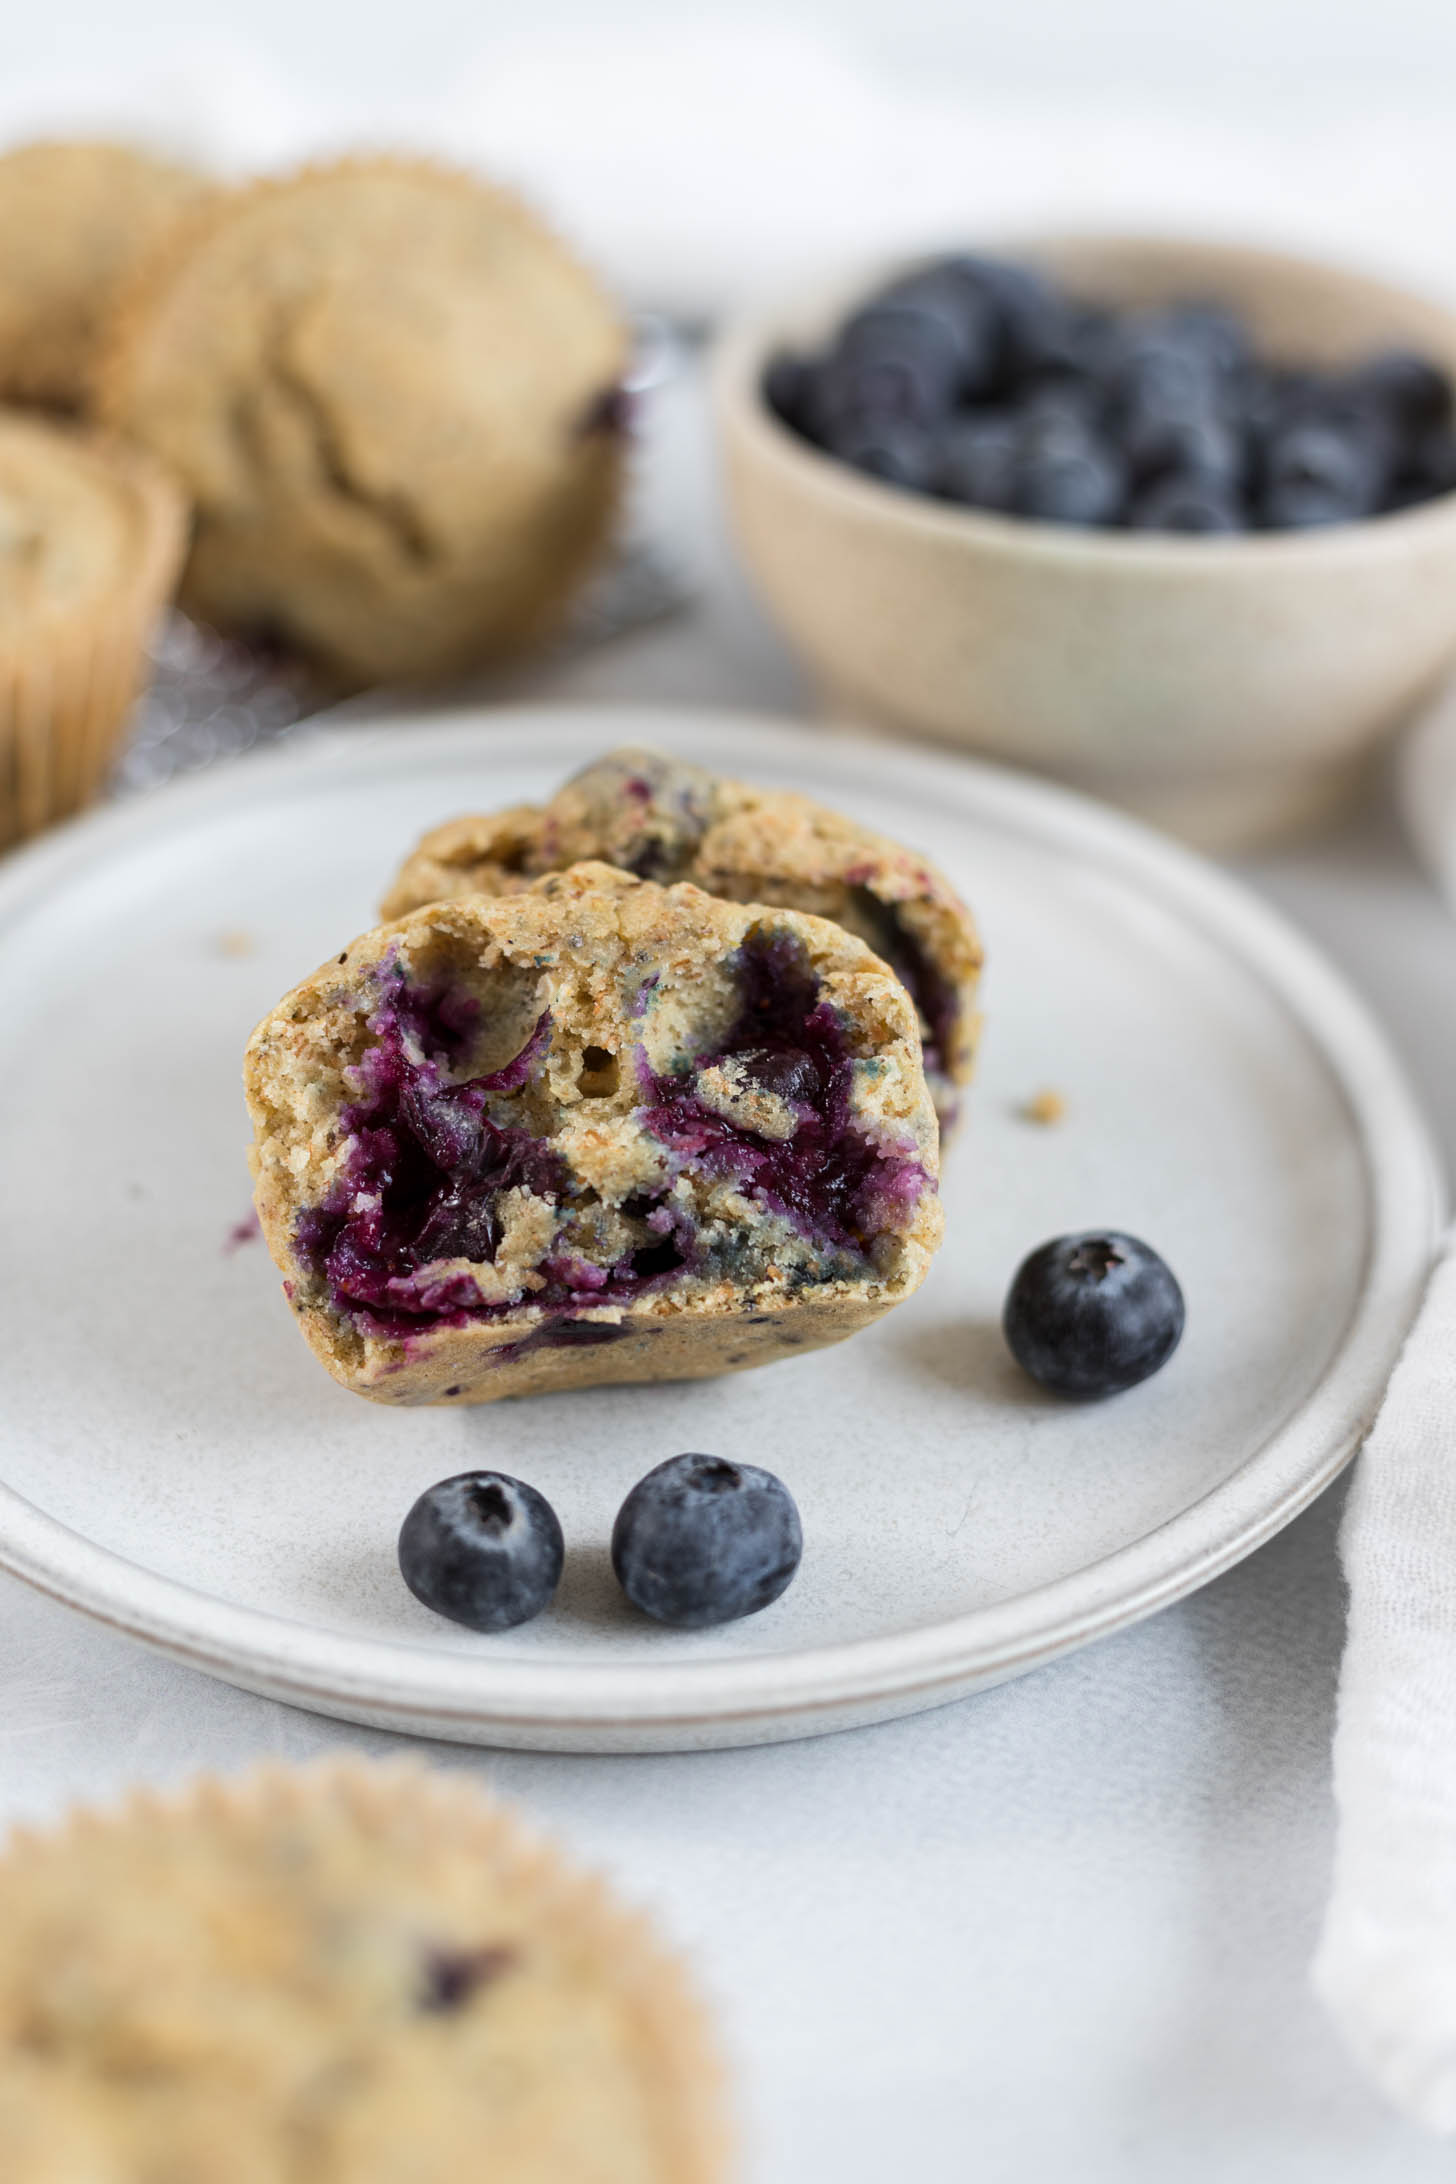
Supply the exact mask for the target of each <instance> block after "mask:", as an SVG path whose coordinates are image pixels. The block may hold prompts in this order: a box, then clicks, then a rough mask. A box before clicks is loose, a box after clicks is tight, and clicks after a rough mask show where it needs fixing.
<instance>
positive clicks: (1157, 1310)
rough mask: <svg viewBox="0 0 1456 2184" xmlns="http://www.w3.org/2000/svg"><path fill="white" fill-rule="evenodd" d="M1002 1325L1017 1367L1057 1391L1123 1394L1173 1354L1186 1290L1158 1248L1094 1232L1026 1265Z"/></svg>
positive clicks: (1046, 1247) (1056, 1245)
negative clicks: (1184, 1290) (1157, 1251)
mask: <svg viewBox="0 0 1456 2184" xmlns="http://www.w3.org/2000/svg"><path fill="white" fill-rule="evenodd" d="M1003 1325H1004V1327H1005V1331H1006V1340H1007V1342H1008V1344H1009V1345H1010V1348H1011V1354H1012V1356H1013V1357H1014V1358H1015V1359H1016V1362H1017V1363H1018V1365H1020V1366H1022V1367H1023V1368H1024V1369H1025V1370H1026V1371H1027V1372H1028V1373H1030V1375H1031V1377H1032V1379H1033V1380H1036V1381H1039V1382H1040V1383H1041V1385H1042V1386H1043V1387H1044V1388H1049V1389H1050V1390H1051V1392H1052V1394H1053V1395H1065V1396H1097V1395H1115V1394H1117V1393H1118V1391H1119V1390H1120V1389H1123V1388H1131V1387H1135V1386H1136V1384H1137V1383H1138V1381H1140V1380H1146V1379H1147V1377H1148V1375H1149V1374H1150V1373H1155V1372H1156V1371H1157V1370H1158V1367H1159V1366H1160V1365H1164V1364H1166V1363H1167V1361H1168V1359H1169V1358H1170V1357H1171V1356H1172V1354H1173V1352H1174V1350H1175V1349H1176V1348H1177V1346H1178V1339H1179V1337H1180V1336H1181V1334H1182V1332H1183V1292H1182V1291H1181V1290H1180V1289H1179V1287H1178V1284H1177V1282H1176V1281H1175V1280H1174V1278H1173V1276H1172V1274H1171V1273H1170V1272H1169V1270H1168V1268H1167V1267H1166V1266H1165V1265H1164V1263H1163V1261H1162V1260H1161V1259H1160V1258H1159V1257H1158V1254H1157V1253H1156V1251H1154V1250H1153V1249H1152V1248H1151V1246H1150V1245H1148V1244H1144V1243H1140V1242H1139V1241H1138V1239H1137V1237H1135V1236H1123V1235H1120V1234H1118V1233H1117V1232H1116V1231H1114V1230H1108V1231H1105V1232H1104V1231H1100V1230H1097V1229H1089V1230H1086V1231H1084V1232H1083V1233H1082V1234H1081V1235H1078V1236H1057V1237H1054V1238H1053V1239H1052V1241H1051V1242H1050V1243H1047V1244H1043V1245H1042V1246H1041V1247H1040V1249H1039V1250H1037V1251H1034V1252H1033V1253H1032V1254H1031V1256H1030V1258H1029V1259H1026V1260H1024V1261H1023V1262H1022V1265H1021V1266H1020V1267H1019V1269H1018V1270H1017V1274H1016V1279H1015V1280H1014V1281H1013V1282H1012V1284H1011V1288H1010V1290H1009V1292H1008V1294H1007V1298H1006V1309H1005V1314H1004V1318H1003Z"/></svg>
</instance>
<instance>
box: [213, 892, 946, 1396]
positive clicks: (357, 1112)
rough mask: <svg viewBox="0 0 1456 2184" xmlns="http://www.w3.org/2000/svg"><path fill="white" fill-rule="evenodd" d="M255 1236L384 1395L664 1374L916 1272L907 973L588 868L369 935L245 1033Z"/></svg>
mask: <svg viewBox="0 0 1456 2184" xmlns="http://www.w3.org/2000/svg"><path fill="white" fill-rule="evenodd" d="M245 1077H246V1084H247V1092H248V1101H249V1106H250V1109H251V1112H252V1116H253V1123H254V1129H255V1146H254V1153H253V1161H254V1171H255V1175H256V1180H257V1203H258V1211H259V1215H260V1218H261V1220H262V1224H263V1230H264V1233H265V1235H266V1237H267V1239H268V1244H269V1248H270V1249H271V1251H272V1253H273V1256H274V1259H275V1260H276V1262H277V1264H278V1266H279V1268H280V1270H281V1271H282V1273H283V1275H284V1278H285V1286H286V1288H287V1290H288V1293H289V1296H290V1299H291V1301H292V1304H293V1308H294V1311H295V1312H296V1313H297V1315H298V1318H299V1322H300V1325H301V1327H302V1329H303V1331H304V1333H305V1335H306V1336H307V1338H308V1340H309V1342H310V1343H311V1345H312V1346H313V1348H314V1350H315V1351H316V1352H317V1354H318V1356H319V1357H320V1358H321V1359H322V1360H323V1362H324V1364H325V1365H326V1366H327V1367H328V1369H329V1371H330V1372H331V1373H333V1375H334V1376H335V1378H336V1379H338V1380H340V1381H342V1382H343V1383H344V1385H345V1386H347V1387H351V1388H354V1389H356V1390H357V1391H358V1392H359V1393H360V1394H363V1395H368V1396H370V1397H373V1398H374V1399H376V1400H379V1401H387V1402H400V1403H434V1402H460V1403H483V1402H490V1401H492V1400H494V1399H495V1398H496V1397H498V1396H502V1395H514V1394H521V1393H529V1392H532V1391H535V1390H538V1389H544V1388H559V1387H579V1386H585V1385H589V1384H591V1383H593V1382H601V1381H631V1380H687V1379H696V1378H699V1377H701V1376H704V1375H707V1374H712V1373H719V1372H725V1371H732V1370H736V1369H738V1368H740V1367H745V1366H750V1365H759V1364H764V1363H767V1362H768V1361H769V1360H770V1359H772V1358H777V1357H782V1356H786V1355H791V1354H793V1353H794V1352H796V1351H798V1350H801V1349H808V1348H812V1347H816V1346H818V1345H820V1344H824V1343H830V1342H837V1341H839V1340H841V1339H842V1338H843V1337H844V1336H846V1335H850V1334H853V1333H854V1332H855V1331H856V1329H858V1328H860V1327H863V1326H865V1325H867V1324H868V1323H869V1322H870V1321H872V1320H874V1319H876V1318H878V1317H879V1315H880V1314H881V1313H883V1312H885V1311H887V1310H888V1309H889V1308H890V1307H891V1306H893V1305H895V1304H898V1303H899V1302H900V1301H901V1300H902V1299H903V1298H905V1297H907V1296H909V1295H910V1293H911V1292H912V1291H913V1290H914V1289H915V1288H917V1287H918V1285H919V1283H920V1281H921V1280H922V1279H923V1277H924V1275H925V1272H926V1270H927V1268H928V1266H929V1263H930V1258H931V1255H932V1253H933V1252H934V1251H935V1249H936V1247H937V1245H938V1244H939V1242H940V1237H941V1229H942V1214H941V1207H940V1202H939V1198H938V1194H937V1176H938V1167H939V1157H938V1156H939V1143H938V1133H937V1127H936V1121H935V1114H934V1110H933V1108H932V1106H931V1102H930V1097H929V1094H928V1092H927V1089H926V1084H925V1077H924V1072H923V1070H922V1066H921V1059H920V1043H919V1038H918V1035H917V1029H916V1023H915V1012H914V1009H913V1007H912V1005H911V1002H910V999H909V996H908V995H907V993H906V992H905V989H904V987H903V986H902V985H901V984H900V982H899V981H898V980H897V979H896V978H895V977H894V975H893V974H892V973H891V972H890V971H889V970H888V969H887V967H886V966H885V965H884V964H883V963H882V962H881V961H880V960H879V959H878V958H877V957H875V956H874V955H873V954H872V953H871V952H870V950H869V949H868V948H867V947H865V945H864V944H863V943H862V942H860V941H858V940H856V939H854V938H853V937H852V936H851V935H849V934H847V933H845V932H844V931H843V930H841V929H840V928H839V927H838V926H835V925H832V924H830V923H829V922H828V921H827V920H825V919H822V918H812V917H805V916H803V915H800V914H798V913H795V912H792V911H785V910H780V909H768V908H764V907H763V906H761V905H753V904H747V905H745V904H739V903H728V902H723V901H720V900H718V899H716V898H714V897H712V896H710V895H707V894H705V893H704V892H703V891H702V890H701V889H699V888H697V887H693V886H690V885H678V886H674V887H667V888H664V887H659V886H657V885H655V884H653V883H651V882H646V881H640V880H635V879H633V878H631V877H630V876H629V875H627V874H625V873H622V872H619V871H615V870H613V869H610V868H608V867H606V866H604V865H599V864H586V865H579V866H575V867H573V868H572V869H571V870H569V871H567V872H565V873H562V874H557V875H552V876H550V877H548V878H546V879H544V880H541V881H539V882H538V883H536V885H534V886H533V887H531V888H529V889H527V890H526V891H524V892H522V893H519V894H514V895H508V896H502V897H497V898H494V899H492V898H488V897H483V896H472V897H464V898H462V899H461V900H459V901H458V902H453V903H439V904H434V905H432V906H429V907H426V908H425V909H423V910H419V911H416V912H413V913H412V914H411V915H410V916H408V917H405V918H402V919H399V920H398V921H397V922H395V923H393V924H390V925H386V926H383V927H381V928H379V929H378V930H376V931H375V932H372V933H369V934H366V935H365V936H364V937H363V939H361V940H358V941H356V942H355V943H354V945H353V946H352V947H350V948H348V949H346V950H344V952H343V953H342V954H341V955H340V956H339V957H338V958H337V959H336V960H335V961H333V962H331V963H329V964H327V965H325V967H324V968H323V969H322V970H320V971H318V972H316V973H315V975H314V976H313V977H312V978H310V979H306V980H305V981H304V983H303V984H302V985H301V986H299V987H297V988H296V989H295V990H294V992H293V993H291V994H290V995H289V996H288V997H287V999H286V1000H284V1001H283V1002H282V1003H280V1005H279V1006H278V1008H276V1009H275V1010H274V1011H273V1013H272V1014H271V1015H270V1016H267V1017H265V1018H264V1020H263V1022H262V1023H261V1024H260V1025H259V1026H258V1028H257V1030H256V1031H255V1032H254V1034H253V1037H252V1040H251V1042H250V1044H249V1047H248V1053H247V1059H246V1066H245Z"/></svg>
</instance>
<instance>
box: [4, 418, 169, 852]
mask: <svg viewBox="0 0 1456 2184" xmlns="http://www.w3.org/2000/svg"><path fill="white" fill-rule="evenodd" d="M68 437H70V438H73V439H75V440H77V441H78V443H79V444H80V445H82V446H84V447H87V448H89V449H92V450H93V451H94V452H95V453H96V454H97V455H98V456H101V457H102V458H104V460H105V461H106V463H107V465H108V467H109V468H111V469H112V470H114V472H115V473H116V475H117V477H118V478H119V480H121V481H122V483H123V484H124V485H125V487H126V488H127V490H128V491H129V494H130V497H131V501H132V505H133V507H134V509H135V511H136V513H137V518H138V521H137V535H138V540H139V544H138V550H137V552H136V555H135V558H134V560H133V561H132V563H131V564H130V566H128V567H127V568H125V569H122V570H119V571H118V572H117V579H116V583H115V586H114V589H113V590H112V592H111V594H110V595H109V596H108V597H107V598H106V599H104V600H100V601H97V600H91V601H88V602H87V604H86V605H85V607H84V608H81V609H77V610H74V611H71V610H60V609H57V610H55V611H51V612H44V613H40V614H38V615H37V616H36V617H35V619H34V620H33V621H32V622H31V623H30V625H29V626H28V627H27V628H26V629H25V631H24V632H23V633H21V634H16V635H13V636H12V637H11V638H10V639H9V640H8V641H5V642H0V848H6V847H8V846H9V845H10V844H12V843H14V842H17V841H21V840H23V839H24V838H25V837H26V836H28V835H32V834H38V833H39V832H40V831H41V830H42V829H43V828H44V827H48V826H52V825H53V824H54V823H55V822H56V821H57V820H58V819H64V818H67V817H69V816H70V814H71V813H73V812H76V811H79V810H81V808H82V807H83V806H84V805H86V804H88V803H89V802H90V801H91V800H92V799H93V798H94V797H95V796H96V795H97V794H98V793H99V791H100V790H101V788H102V787H103V786H104V784H105V781H106V778H107V775H108V774H109V772H110V770H111V767H112V765H113V763H114V761H115V758H116V755H117V751H118V748H119V745H120V742H121V738H122V734H123V731H124V729H125V726H126V720H127V715H128V713H129V712H130V710H131V706H132V703H133V701H134V700H135V698H136V696H137V694H138V692H139V690H140V689H141V687H142V684H143V682H144V680H145V674H146V648H147V641H148V638H149V637H150V635H151V632H152V629H153V627H154V625H155V623H156V620H157V617H158V615H159V614H160V613H161V611H162V608H163V606H164V605H165V603H166V601H167V599H168V598H169V597H170V595H171V592H172V589H173V587H174V585H175V583H176V580H177V574H178V570H179V568H180V566H181V561H182V553H183V548H184V546H185V543H186V534H187V516H186V509H185V505H184V503H183V501H182V499H181V496H180V495H179V494H178V492H177V491H176V489H175V487H173V486H172V485H171V483H170V482H169V481H168V479H167V478H166V477H165V476H164V475H163V474H162V472H161V471H160V469H158V468H157V466H156V465H154V464H153V463H152V462H151V461H150V460H149V459H148V458H147V457H145V456H143V455H142V454H141V453H140V452H138V451H137V450H134V449H132V448H129V447H126V446H125V445H123V444H121V443H120V442H118V441H115V440H112V439H111V438H109V437H104V436H100V435H94V434H85V435H82V434H70V435H68Z"/></svg>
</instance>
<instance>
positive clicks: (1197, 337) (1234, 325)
mask: <svg viewBox="0 0 1456 2184" xmlns="http://www.w3.org/2000/svg"><path fill="white" fill-rule="evenodd" d="M1167 323H1168V325H1169V327H1170V329H1171V330H1172V332H1173V333H1174V334H1175V335H1176V336H1177V338H1178V339H1179V340H1180V341H1181V342H1183V344H1184V345H1185V346H1186V347H1188V348H1190V349H1192V350H1193V351H1195V352H1196V353H1197V354H1199V355H1201V356H1202V358H1203V360H1204V362H1205V364H1206V366H1207V368H1208V370H1209V371H1210V372H1211V373H1213V375H1214V376H1215V377H1216V378H1219V379H1233V378H1235V377H1236V376H1237V375H1238V374H1240V373H1242V372H1245V371H1247V370H1248V368H1249V366H1250V364H1251V363H1252V361H1253V351H1252V347H1251V344H1250V341H1249V331H1248V328H1247V327H1246V326H1245V325H1244V323H1243V321H1242V319H1240V318H1239V316H1238V315H1237V313H1236V312H1233V311H1230V310H1228V309H1227V308H1226V307H1225V306H1224V305H1223V304H1221V303H1179V304H1174V305H1173V307H1172V309H1171V310H1170V311H1169V312H1168V314H1167Z"/></svg>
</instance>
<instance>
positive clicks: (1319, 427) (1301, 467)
mask: <svg viewBox="0 0 1456 2184" xmlns="http://www.w3.org/2000/svg"><path fill="white" fill-rule="evenodd" d="M1265 481H1266V482H1265V505H1264V514H1265V519H1266V521H1267V522H1269V523H1271V524H1273V525H1275V526H1276V527H1282V526H1283V525H1284V524H1285V523H1287V522H1289V521H1290V520H1291V518H1290V516H1289V515H1288V514H1287V513H1281V511H1288V510H1290V509H1295V510H1297V509H1299V508H1300V507H1301V506H1305V507H1318V506H1319V505H1320V504H1321V503H1322V502H1323V503H1324V504H1326V505H1327V506H1328V507H1329V508H1330V510H1331V513H1330V514H1329V515H1328V516H1325V517H1318V516H1317V517H1315V518H1313V519H1312V520H1314V521H1316V522H1319V521H1324V522H1331V523H1337V522H1340V521H1345V522H1349V521H1351V520H1353V519H1354V518H1355V517H1357V516H1366V515H1369V514H1370V513H1371V511H1372V510H1373V509H1374V508H1375V507H1376V505H1377V504H1378V502H1379V500H1380V497H1381V494H1382V492H1383V490H1384V487H1385V482H1386V481H1385V477H1384V475H1383V449H1382V447H1381V446H1380V445H1379V444H1378V443H1377V442H1376V440H1375V439H1374V438H1372V437H1371V436H1368V435H1365V434H1362V433H1361V432H1359V431H1358V430H1357V429H1356V428H1355V427H1354V426H1353V425H1344V424H1340V423H1336V422H1334V421H1326V420H1325V419H1322V418H1319V417H1311V418H1309V419H1307V420H1306V421H1304V422H1302V423H1299V424H1293V425H1290V426H1289V427H1288V429H1287V430H1286V431H1284V432H1282V433H1280V434H1279V435H1278V436H1277V437H1276V438H1275V439H1274V440H1273V441H1271V443H1270V445H1269V447H1268V449H1267V451H1266V454H1265ZM1308 520H1310V519H1308V518H1306V521H1308Z"/></svg>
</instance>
